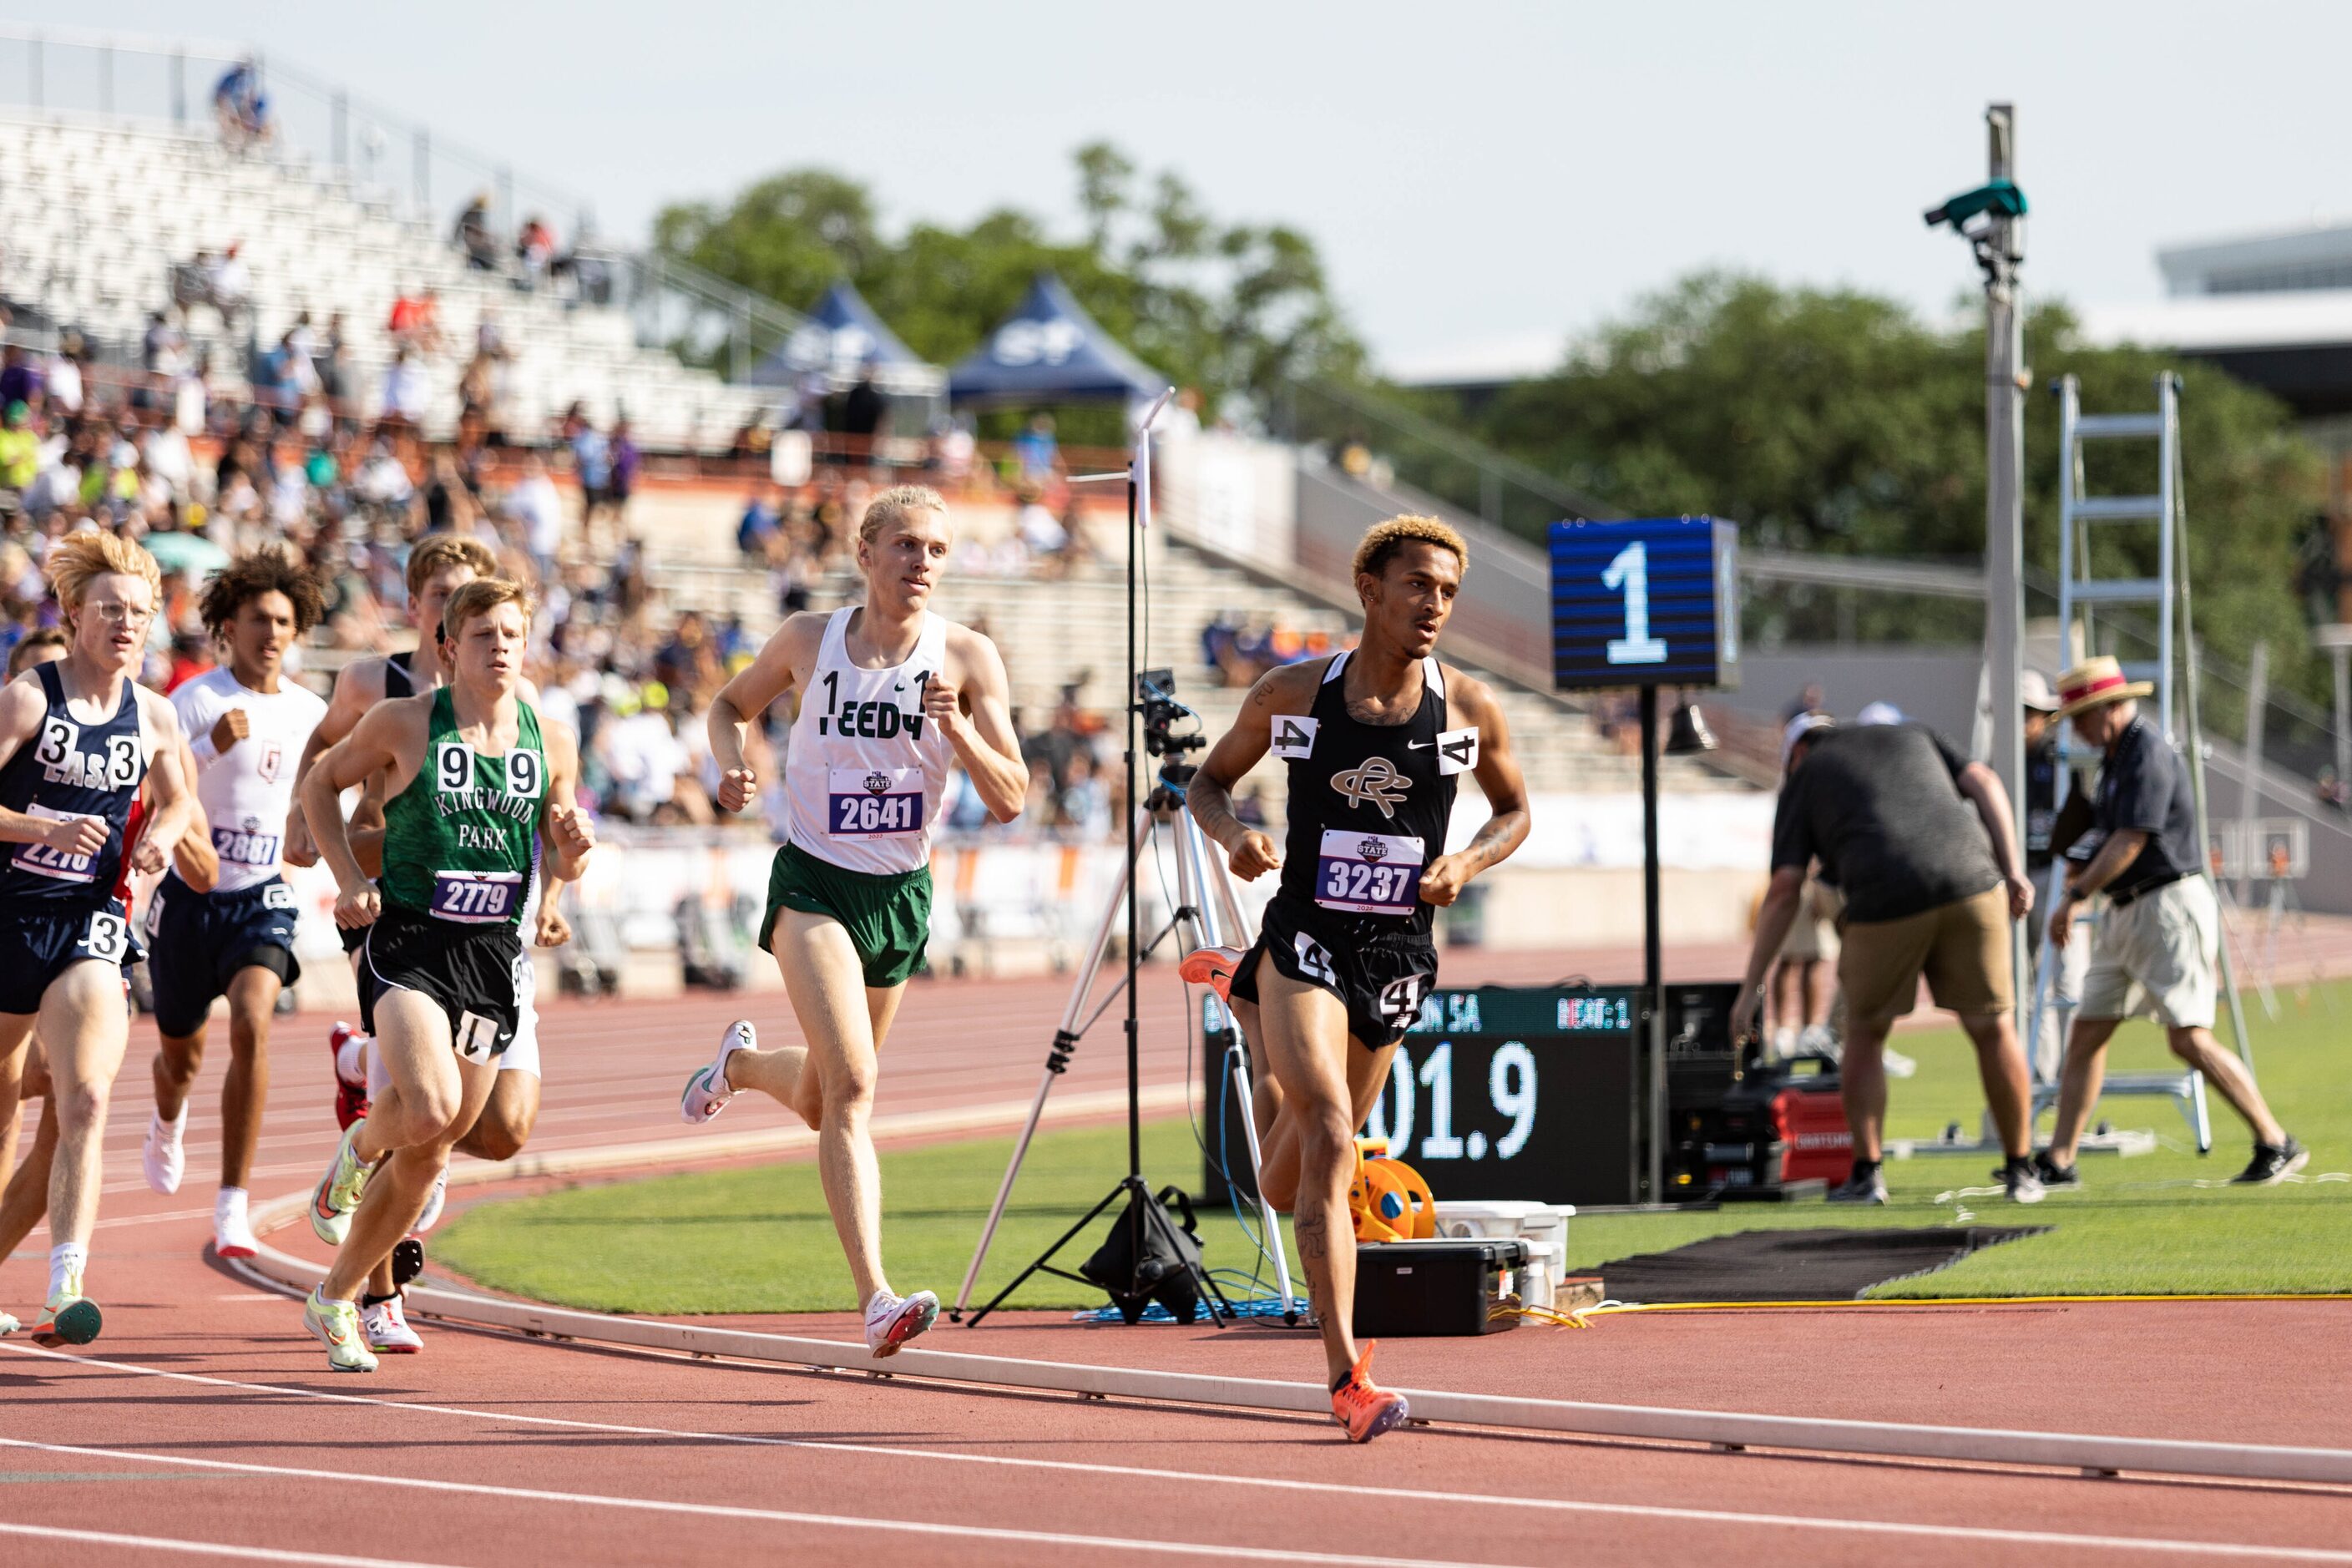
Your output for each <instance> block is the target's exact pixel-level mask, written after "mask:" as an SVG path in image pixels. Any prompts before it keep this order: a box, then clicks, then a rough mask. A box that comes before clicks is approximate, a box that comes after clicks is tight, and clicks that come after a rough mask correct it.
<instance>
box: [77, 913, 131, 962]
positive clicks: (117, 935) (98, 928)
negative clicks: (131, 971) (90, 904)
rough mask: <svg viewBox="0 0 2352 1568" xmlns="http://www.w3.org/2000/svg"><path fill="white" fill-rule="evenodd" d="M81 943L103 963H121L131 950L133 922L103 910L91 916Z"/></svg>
mask: <svg viewBox="0 0 2352 1568" xmlns="http://www.w3.org/2000/svg"><path fill="white" fill-rule="evenodd" d="M80 945H81V946H82V948H83V949H84V950H86V951H87V952H89V955H90V956H91V957H92V958H94V959H97V960H98V961H99V962H100V963H121V962H122V961H123V959H124V958H125V957H127V956H129V954H130V952H131V922H130V921H126V920H124V919H123V918H122V917H121V915H115V914H108V913H106V912H104V911H103V910H101V911H100V912H99V913H97V914H94V915H92V916H90V917H89V933H88V934H87V935H85V936H84V937H83V938H82V939H81V943H80Z"/></svg>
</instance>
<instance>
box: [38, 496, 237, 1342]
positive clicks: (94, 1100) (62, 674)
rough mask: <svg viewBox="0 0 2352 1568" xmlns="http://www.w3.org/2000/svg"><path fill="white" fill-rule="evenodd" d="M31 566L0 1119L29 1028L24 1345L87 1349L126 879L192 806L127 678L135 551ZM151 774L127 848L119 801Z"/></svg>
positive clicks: (145, 610) (159, 714) (133, 629)
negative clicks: (44, 1136)
mask: <svg viewBox="0 0 2352 1568" xmlns="http://www.w3.org/2000/svg"><path fill="white" fill-rule="evenodd" d="M47 566H48V572H49V577H50V581H51V583H52V584H54V586H55V588H56V591H57V595H58V603H59V604H61V605H63V606H64V607H65V611H66V618H67V625H68V631H69V632H70V634H71V636H72V638H73V642H72V646H71V647H70V649H69V650H68V653H67V654H66V657H65V658H61V659H58V660H57V661H56V662H54V663H51V664H44V665H40V666H37V667H36V668H33V669H30V670H27V671H26V673H25V674H24V675H23V676H21V677H19V678H18V679H16V680H13V681H11V682H9V683H8V685H7V686H6V687H5V689H0V954H5V963H0V1098H5V1101H6V1103H5V1104H0V1118H13V1117H14V1116H15V1115H16V1088H17V1085H18V1084H19V1082H20V1081H21V1080H22V1077H23V1055H22V1053H23V1052H24V1049H25V1044H26V1040H28V1039H30V1038H32V1037H33V1035H34V1026H35V1025H36V1024H38V1025H39V1037H40V1040H41V1042H42V1046H43V1048H44V1054H45V1055H46V1057H47V1064H48V1068H49V1076H50V1079H51V1082H52V1085H53V1089H52V1097H53V1102H54V1105H55V1109H56V1110H57V1113H58V1152H57V1156H56V1159H55V1162H54V1163H53V1166H52V1169H51V1172H50V1176H49V1234H50V1239H51V1241H52V1243H53V1244H54V1245H52V1246H51V1247H50V1249H49V1291H48V1298H47V1305H46V1306H45V1308H44V1310H43V1311H42V1314H41V1317H40V1319H39V1321H37V1322H36V1323H35V1324H34V1325H33V1338H34V1340H35V1342H37V1343H42V1344H59V1343H69V1344H87V1343H88V1342H89V1341H90V1340H92V1339H94V1338H96V1337H97V1334H98V1331H99V1327H100V1314H99V1310H98V1306H97V1303H95V1302H93V1301H91V1300H88V1299H87V1297H86V1296H85V1294H84V1292H83V1289H82V1270H83V1266H84V1265H85V1263H86V1262H87V1261H88V1259H89V1236H90V1231H91V1229H92V1227H93V1226H95V1225H96V1223H97V1219H98V1194H99V1153H100V1143H101V1142H102V1141H103V1140H104V1138H105V1133H106V1104H107V1097H108V1094H109V1092H110V1090H111V1089H112V1087H113V1084H114V1076H115V1073H116V1072H117V1071H118V1070H119V1069H120V1068H121V1066H122V1053H123V1049H124V1047H125V1046H126V1045H127V1044H128V1043H129V1038H130V1021H131V1020H130V1006H129V1004H128V1001H127V999H126V992H125V987H124V984H123V976H122V972H123V970H124V969H125V968H126V967H127V966H128V965H130V964H131V963H135V962H136V961H137V960H138V958H139V956H140V952H139V946H138V942H137V941H136V939H135V938H134V936H133V934H132V931H131V903H130V887H129V881H130V875H131V871H132V870H133V869H136V870H142V871H156V870H161V869H162V868H163V862H164V858H165V857H166V855H167V854H168V853H169V852H170V851H171V849H172V847H173V846H174V845H175V844H176V843H177V842H178V840H179V837H180V835H181V833H182V831H183V830H184V828H185V827H186V826H187V823H188V819H189V812H190V806H191V804H192V802H191V797H190V794H189V786H188V782H187V780H186V779H184V777H183V776H182V774H181V769H180V761H179V759H180V754H181V736H180V726H179V721H178V720H177V718H176V717H175V716H174V715H173V711H172V705H171V703H169V702H168V701H166V700H164V699H163V698H162V697H161V696H158V695H157V694H156V693H154V692H152V691H148V690H146V689H143V688H142V687H140V686H139V685H138V683H137V680H136V677H137V675H138V672H139V668H140V665H141V663H142V659H143V658H144V657H145V653H146V646H147V634H148V628H149V627H150V626H151V625H152V623H153V620H154V616H155V605H156V601H157V597H158V592H159V590H160V588H161V586H162V582H163V574H162V573H161V572H160V571H159V570H158V569H157V567H156V565H155V562H154V559H153V557H152V556H150V555H149V554H148V553H147V552H145V551H143V550H141V549H140V548H139V547H138V546H136V545H134V544H129V543H126V542H123V541H121V540H119V539H116V538H114V537H113V536H112V535H110V534H103V533H97V532H84V533H79V534H75V535H73V536H72V537H70V538H68V539H67V540H65V541H64V542H61V543H59V544H58V545H57V546H56V547H55V548H53V549H52V550H51V551H50V552H49V558H48V562H47ZM151 776H152V797H153V798H152V808H151V809H150V810H149V811H148V812H146V813H145V814H143V816H142V826H141V831H140V834H139V837H138V838H137V840H136V841H135V842H133V841H131V835H130V832H129V828H130V823H131V808H132V806H133V805H134V804H135V803H136V802H137V801H138V799H139V791H140V784H141V783H142V781H144V780H148V779H150V778H151Z"/></svg>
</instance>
